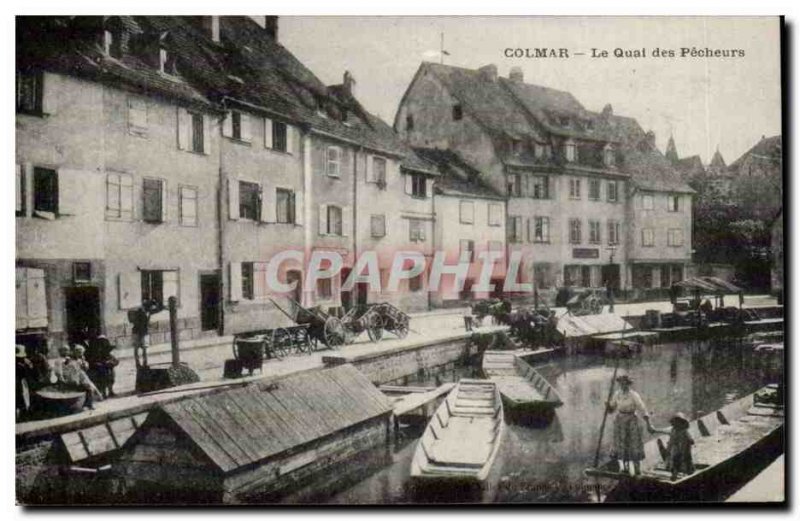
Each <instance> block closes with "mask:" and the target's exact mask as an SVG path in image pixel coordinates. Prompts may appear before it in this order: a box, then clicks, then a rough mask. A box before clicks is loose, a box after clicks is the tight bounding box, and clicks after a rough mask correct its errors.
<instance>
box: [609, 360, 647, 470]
mask: <svg viewBox="0 0 800 521" xmlns="http://www.w3.org/2000/svg"><path fill="white" fill-rule="evenodd" d="M617 383H619V387H620V388H619V390H618V391H617V392H616V393H614V396H613V397H612V398H611V401H610V402H609V403H608V409H609V411H611V412H613V411H614V410H616V411H617V416H616V418H614V456H613V457H614V459H617V460H619V462H620V471H621V472H625V473H629V472H630V462H633V472H634V474H636V475H637V476H638V475H639V474H641V466H640V462H641V461H642V460H643V459H644V440H643V439H642V426H641V424H640V421H639V416H638V414H641V416H642V418H644V421H645V422H646V423H647V425H648V426H649V425H650V415H649V414H648V412H647V407H646V406H645V404H644V401H643V400H642V397H641V396H639V393H637V392H636V391H634V390H633V389H631V386H632V385H633V380H631V379H630V377H628V376H627V375H622V376H619V377H617ZM637 413H638V414H637Z"/></svg>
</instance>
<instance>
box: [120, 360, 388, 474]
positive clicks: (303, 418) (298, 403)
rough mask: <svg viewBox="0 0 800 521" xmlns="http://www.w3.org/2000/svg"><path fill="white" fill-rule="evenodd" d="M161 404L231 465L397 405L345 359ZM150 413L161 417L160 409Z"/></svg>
mask: <svg viewBox="0 0 800 521" xmlns="http://www.w3.org/2000/svg"><path fill="white" fill-rule="evenodd" d="M159 409H160V413H163V414H165V415H166V416H167V417H168V418H169V419H170V420H171V421H172V422H174V424H175V425H177V427H178V428H179V429H180V430H181V431H182V432H183V433H185V435H186V436H187V438H188V440H189V441H190V442H191V443H192V444H193V445H194V446H195V447H197V448H198V449H199V450H200V451H201V452H202V453H203V454H204V455H205V456H206V457H207V458H208V459H209V461H210V462H211V463H212V464H213V465H214V466H215V467H217V468H218V469H219V470H221V471H222V472H223V473H228V472H232V471H235V470H237V469H240V468H242V467H244V466H247V465H251V464H255V463H258V462H260V461H263V460H265V459H267V458H269V457H272V456H275V455H278V454H280V453H282V452H284V451H286V450H289V449H291V448H293V447H297V446H300V445H304V444H306V443H309V442H311V441H314V440H316V439H319V438H321V437H323V436H327V435H329V434H333V433H335V432H338V431H341V430H343V429H346V428H348V427H351V426H353V425H356V424H358V423H361V422H363V421H366V420H369V419H371V418H375V417H377V416H381V415H384V414H388V413H389V412H390V411H391V410H392V406H391V403H390V402H389V400H388V399H387V398H386V397H385V396H384V395H383V393H381V392H380V391H379V390H378V389H377V388H376V387H375V386H374V385H372V383H371V382H370V381H369V379H367V377H366V376H364V375H363V374H362V373H361V372H359V371H358V370H357V369H355V368H354V367H353V366H351V365H342V366H338V367H332V368H329V369H321V370H317V371H307V372H302V373H297V374H293V375H290V376H288V377H284V378H280V379H277V380H273V381H269V382H266V381H260V382H255V383H251V384H250V385H247V386H245V387H237V388H232V389H231V388H228V389H225V390H222V391H216V392H212V393H208V394H203V395H199V396H197V395H194V396H189V397H187V398H185V399H182V400H178V401H175V402H172V403H167V404H164V405H161V406H160V408H159ZM151 417H155V418H156V420H153V421H155V422H157V423H160V422H159V420H158V418H157V417H158V414H156V415H151ZM148 420H149V419H148ZM143 428H144V429H146V428H147V423H146V424H145V425H144V427H143ZM130 443H135V440H134V441H131V442H130Z"/></svg>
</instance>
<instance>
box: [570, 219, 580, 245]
mask: <svg viewBox="0 0 800 521" xmlns="http://www.w3.org/2000/svg"><path fill="white" fill-rule="evenodd" d="M569 242H570V243H571V244H580V243H581V220H580V219H570V220H569Z"/></svg>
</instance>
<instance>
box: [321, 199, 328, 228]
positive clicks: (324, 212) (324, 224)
mask: <svg viewBox="0 0 800 521" xmlns="http://www.w3.org/2000/svg"><path fill="white" fill-rule="evenodd" d="M319 234H320V235H328V205H327V204H321V205H319Z"/></svg>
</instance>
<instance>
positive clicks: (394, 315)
mask: <svg viewBox="0 0 800 521" xmlns="http://www.w3.org/2000/svg"><path fill="white" fill-rule="evenodd" d="M374 308H375V309H376V312H377V313H378V315H379V316H380V320H381V325H382V327H383V330H384V331H389V332H390V333H393V334H394V335H395V336H397V338H405V337H406V335H408V331H409V323H410V322H411V317H409V316H408V314H407V313H404V312H402V311H400V310H399V309H397V308H396V307H395V306H393V305H391V304H389V303H388V302H382V303H380V304H375V305H374Z"/></svg>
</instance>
